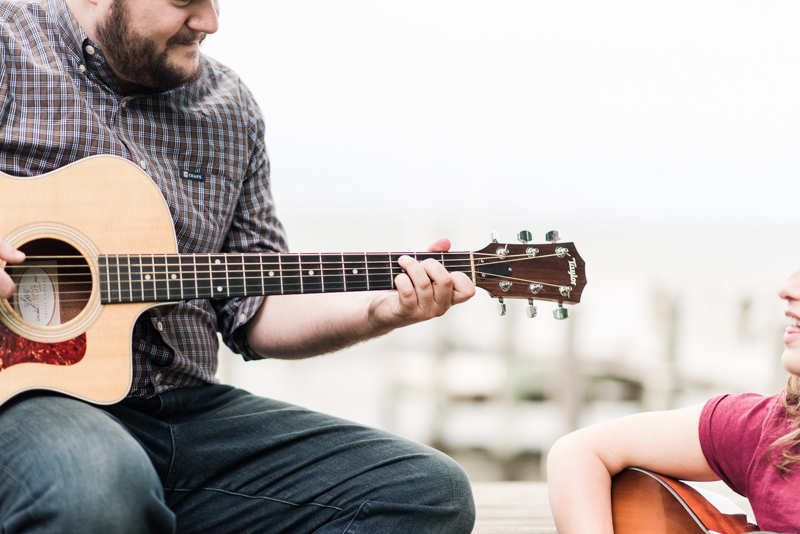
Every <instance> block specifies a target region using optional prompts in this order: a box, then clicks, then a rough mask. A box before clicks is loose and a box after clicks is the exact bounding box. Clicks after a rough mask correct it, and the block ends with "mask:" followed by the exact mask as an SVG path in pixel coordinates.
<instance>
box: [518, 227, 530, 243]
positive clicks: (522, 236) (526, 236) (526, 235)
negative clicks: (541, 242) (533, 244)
mask: <svg viewBox="0 0 800 534" xmlns="http://www.w3.org/2000/svg"><path fill="white" fill-rule="evenodd" d="M517 240H518V241H519V242H520V243H528V242H530V241H531V240H533V235H531V233H530V232H529V231H527V230H523V231H521V232H520V233H518V234H517Z"/></svg>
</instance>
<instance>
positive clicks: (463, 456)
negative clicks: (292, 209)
mask: <svg viewBox="0 0 800 534" xmlns="http://www.w3.org/2000/svg"><path fill="white" fill-rule="evenodd" d="M344 224H346V222H345V223H344ZM330 231H331V232H332V233H333V232H335V230H334V229H331V230H330ZM420 233H422V232H420ZM564 233H565V232H562V235H563V234H564ZM412 234H413V232H412ZM618 234H619V232H610V233H608V234H607V233H606V232H600V231H598V233H592V232H591V231H587V230H583V231H582V235H578V236H575V240H574V241H575V243H576V248H577V249H578V251H579V252H580V253H581V255H582V256H583V258H584V259H585V260H586V262H587V267H586V269H587V271H586V272H587V278H588V284H587V286H586V288H585V291H584V295H583V300H582V302H581V303H580V304H579V305H577V306H573V307H570V312H571V316H570V318H569V319H568V320H565V321H556V320H554V319H553V317H552V315H551V310H552V308H554V307H555V305H554V304H553V303H539V316H538V317H536V318H534V319H529V318H527V317H526V314H525V310H524V307H525V306H526V305H527V302H525V301H519V300H515V301H509V300H507V301H506V303H507V305H508V314H507V315H506V316H505V317H499V316H498V314H497V308H496V301H494V300H492V299H490V298H489V297H488V296H487V294H486V293H485V292H483V291H482V290H478V294H477V295H476V296H475V298H474V299H472V301H470V302H468V303H466V304H463V305H461V306H457V307H455V308H453V309H452V310H450V311H449V312H448V313H447V314H446V315H445V316H443V317H441V318H438V319H435V320H433V321H430V322H428V323H424V324H419V325H415V326H412V327H409V328H406V329H401V330H399V331H396V332H393V333H391V334H389V335H387V336H384V337H383V338H380V339H377V340H373V341H370V342H367V343H363V344H360V345H357V346H355V347H352V348H350V349H347V350H345V351H342V352H340V353H337V354H332V355H327V356H323V357H319V358H313V359H309V360H303V361H280V360H265V361H258V362H244V361H242V359H241V358H240V357H239V356H235V355H231V354H229V353H227V349H225V348H223V350H222V351H221V368H220V373H219V376H220V378H221V379H222V380H223V382H226V383H231V384H234V385H237V386H240V387H243V388H245V389H249V390H251V391H253V392H254V393H257V394H261V395H265V396H270V397H274V398H278V399H281V400H285V401H287V402H293V403H296V404H300V405H303V406H306V407H309V408H312V409H316V410H320V411H324V412H328V413H332V414H334V415H337V416H341V417H344V418H347V419H351V420H355V421H358V422H362V423H365V424H369V425H372V426H376V427H380V428H384V429H386V430H389V431H391V432H394V433H396V434H399V435H402V436H405V437H408V438H410V439H414V440H417V441H420V442H423V443H427V444H429V445H432V446H434V447H436V448H438V449H440V450H442V451H445V452H446V453H448V454H450V455H452V456H453V457H454V458H456V459H457V460H458V461H459V462H460V463H461V464H462V465H463V466H464V467H465V469H466V470H467V472H468V473H469V475H470V477H471V479H472V480H473V481H475V482H482V481H501V480H508V481H543V480H545V478H546V476H545V462H546V458H547V451H548V450H549V448H550V446H551V445H552V444H553V442H554V441H555V440H556V439H558V438H559V437H560V436H562V435H564V434H565V433H567V432H570V431H571V430H574V429H577V428H580V427H583V426H586V425H590V424H593V423H596V422H600V421H604V420H608V419H612V418H616V417H621V416H624V415H628V414H632V413H636V412H640V411H643V410H663V409H669V408H677V407H682V406H687V405H690V404H693V403H698V402H703V401H705V400H707V399H708V398H710V397H712V396H714V395H717V394H721V393H725V392H740V391H756V392H760V393H774V392H776V391H778V390H779V389H780V388H781V387H783V383H784V381H785V376H786V375H785V372H784V371H783V370H782V368H781V365H780V353H781V350H782V341H781V332H782V330H783V329H784V328H785V324H784V320H783V303H782V302H781V301H780V299H778V298H777V296H776V291H777V288H778V286H779V285H780V283H781V281H782V280H783V278H784V277H785V276H786V275H788V274H789V273H790V272H791V270H792V269H793V268H796V266H794V265H793V263H794V261H795V260H796V259H797V258H798V254H797V253H795V252H792V253H791V254H788V255H787V256H788V257H782V258H776V259H775V261H774V262H773V261H760V260H759V258H757V257H755V256H754V255H752V254H751V255H742V254H740V253H739V251H740V250H741V246H742V245H740V243H739V240H741V242H742V243H752V242H753V240H752V239H751V236H750V235H748V234H747V233H746V232H745V233H740V234H737V235H733V234H727V239H728V240H730V241H726V240H725V239H726V238H725V236H726V234H725V233H721V234H720V236H718V239H717V241H716V243H714V244H713V245H710V244H706V245H704V247H705V248H702V247H701V251H702V254H696V253H692V251H693V250H694V248H693V247H694V244H693V243H690V242H684V240H683V239H682V238H681V236H682V235H683V234H681V233H680V232H677V233H676V232H672V231H668V232H661V233H660V232H659V231H657V230H653V229H642V230H641V234H640V235H636V234H633V235H631V236H630V239H629V243H630V244H629V245H628V246H627V247H620V246H618V245H617V244H613V245H612V244H611V243H610V242H609V240H608V238H607V237H606V236H607V235H618ZM511 235H513V234H511ZM542 235H544V234H543V233H542ZM568 237H572V236H568ZM326 238H330V243H333V244H332V245H331V244H330V243H329V245H328V246H324V245H322V244H320V243H325V242H326ZM315 239H316V240H319V241H320V243H315V242H309V243H307V244H304V245H301V247H300V250H299V251H301V252H306V251H309V252H310V251H315V250H324V251H329V250H337V248H338V249H340V250H353V249H354V248H355V247H354V246H353V241H355V238H354V237H353V236H349V237H348V238H347V242H346V243H345V242H344V241H343V240H342V238H341V237H339V240H340V241H343V242H342V243H339V244H337V242H336V238H335V237H334V236H333V235H330V236H326V235H325V234H324V233H320V232H317V233H316V234H315ZM395 239H396V238H391V236H390V238H389V239H388V240H389V241H390V242H388V243H384V244H385V245H386V244H388V245H392V241H394V240H395ZM782 239H783V237H782V236H781V235H780V234H773V235H772V237H769V238H762V240H761V241H762V242H761V243H759V247H760V248H762V249H764V250H778V249H779V248H780V243H781V242H782ZM358 240H359V241H363V242H365V244H366V245H365V246H366V247H367V248H366V250H379V248H378V246H376V245H374V243H376V242H379V241H380V242H385V241H387V237H386V236H385V235H382V234H380V230H379V229H375V230H374V231H373V233H371V232H369V231H367V230H364V231H363V232H362V234H361V235H359V236H358ZM411 240H413V241H415V242H425V238H424V237H421V236H420V237H415V236H413V235H412V236H411ZM454 241H456V243H458V242H459V241H461V239H459V236H456V239H454ZM464 241H466V240H464ZM471 241H474V239H471ZM634 243H635V245H633V244H634ZM478 245H479V246H483V245H482V244H480V243H479V244H478ZM323 246H324V247H325V248H322V247H323ZM400 247H403V243H401V244H400ZM687 247H688V248H687ZM387 248H388V247H387ZM392 248H393V249H394V250H413V249H412V248H411V247H409V248H398V247H396V246H392ZM295 250H297V249H295ZM460 250H464V248H460ZM708 265H714V266H717V267H720V268H719V269H716V268H715V269H710V268H708ZM790 265H791V268H790V267H789V266H790Z"/></svg>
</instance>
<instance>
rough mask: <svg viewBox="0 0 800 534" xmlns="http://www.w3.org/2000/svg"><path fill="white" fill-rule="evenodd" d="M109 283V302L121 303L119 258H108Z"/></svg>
mask: <svg viewBox="0 0 800 534" xmlns="http://www.w3.org/2000/svg"><path fill="white" fill-rule="evenodd" d="M108 282H109V283H108V286H109V287H108V301H109V302H120V300H119V267H118V266H117V256H109V257H108Z"/></svg>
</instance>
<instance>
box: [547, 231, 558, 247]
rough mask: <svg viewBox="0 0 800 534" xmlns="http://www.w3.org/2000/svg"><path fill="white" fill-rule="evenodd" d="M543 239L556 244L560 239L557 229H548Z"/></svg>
mask: <svg viewBox="0 0 800 534" xmlns="http://www.w3.org/2000/svg"><path fill="white" fill-rule="evenodd" d="M544 240H545V241H550V242H551V243H553V244H556V243H558V242H559V241H560V240H561V236H560V235H559V234H558V230H550V231H549V232H547V233H546V234H545V236H544Z"/></svg>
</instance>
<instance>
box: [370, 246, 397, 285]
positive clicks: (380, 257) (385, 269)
mask: <svg viewBox="0 0 800 534" xmlns="http://www.w3.org/2000/svg"><path fill="white" fill-rule="evenodd" d="M367 287H368V288H369V289H372V290H375V289H392V288H393V287H394V279H393V277H392V268H391V264H390V255H389V254H367Z"/></svg>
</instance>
